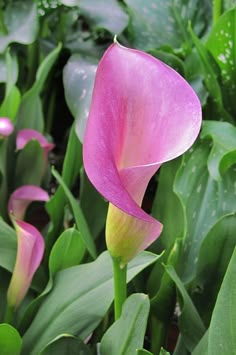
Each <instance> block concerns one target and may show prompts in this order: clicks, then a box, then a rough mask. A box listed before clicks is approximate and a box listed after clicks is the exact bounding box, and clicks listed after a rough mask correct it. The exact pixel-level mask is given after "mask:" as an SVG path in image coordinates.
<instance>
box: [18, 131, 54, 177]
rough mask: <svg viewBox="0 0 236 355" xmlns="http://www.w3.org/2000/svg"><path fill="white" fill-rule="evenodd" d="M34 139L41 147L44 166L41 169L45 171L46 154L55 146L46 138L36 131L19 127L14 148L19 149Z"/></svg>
mask: <svg viewBox="0 0 236 355" xmlns="http://www.w3.org/2000/svg"><path fill="white" fill-rule="evenodd" d="M32 139H35V140H37V141H38V142H39V144H40V146H41V148H42V149H43V160H44V164H43V165H44V166H43V171H44V172H45V170H46V166H47V161H48V154H49V152H50V151H51V150H52V149H53V148H54V147H55V145H54V144H53V143H50V142H48V140H47V139H46V138H45V137H44V136H43V135H42V134H41V133H40V132H38V131H36V130H34V129H30V128H25V129H21V130H20V131H19V132H18V134H17V137H16V148H17V150H21V149H23V148H24V147H25V145H26V144H27V143H28V142H29V141H31V140H32Z"/></svg>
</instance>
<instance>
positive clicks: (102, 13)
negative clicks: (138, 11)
mask: <svg viewBox="0 0 236 355" xmlns="http://www.w3.org/2000/svg"><path fill="white" fill-rule="evenodd" d="M61 3H62V4H64V5H66V6H79V8H80V11H81V13H82V15H83V16H84V17H85V18H86V19H87V21H88V22H89V23H90V24H91V25H92V26H93V27H95V28H96V29H100V28H105V29H106V30H108V31H110V32H111V33H113V34H114V35H115V34H119V33H121V32H122V31H123V30H124V29H125V28H126V26H127V25H128V16H127V14H126V13H125V12H124V11H123V10H122V8H121V6H120V5H119V3H118V1H116V0H110V1H106V0H100V1H99V2H98V1H96V0H62V1H61ZM111 14H112V16H111Z"/></svg>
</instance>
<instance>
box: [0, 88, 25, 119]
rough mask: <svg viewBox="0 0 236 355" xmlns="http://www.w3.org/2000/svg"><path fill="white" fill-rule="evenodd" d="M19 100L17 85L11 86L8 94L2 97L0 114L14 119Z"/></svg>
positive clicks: (19, 94)
mask: <svg viewBox="0 0 236 355" xmlns="http://www.w3.org/2000/svg"><path fill="white" fill-rule="evenodd" d="M20 102H21V93H20V90H19V89H18V88H17V86H15V85H14V86H12V88H11V89H10V91H9V94H8V95H7V96H6V97H5V98H4V100H3V102H2V104H1V106H0V116H2V117H9V118H10V119H11V120H12V121H14V120H15V117H16V114H17V112H18V109H19V106H20Z"/></svg>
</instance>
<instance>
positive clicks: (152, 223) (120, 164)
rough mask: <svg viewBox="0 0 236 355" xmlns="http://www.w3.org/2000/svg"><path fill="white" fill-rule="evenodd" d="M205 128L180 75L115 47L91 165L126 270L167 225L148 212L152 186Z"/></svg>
mask: <svg viewBox="0 0 236 355" xmlns="http://www.w3.org/2000/svg"><path fill="white" fill-rule="evenodd" d="M200 126H201V105H200V102H199V100H198V98H197V96H196V94H195V93H194V91H193V90H192V88H191V87H190V86H189V84H188V83H187V82H186V81H185V80H184V79H183V78H182V77H181V76H180V75H179V74H178V73H176V72H175V71H174V70H173V69H172V68H170V67H168V66H167V65H165V64H164V63H162V62H161V61H159V60H157V59H156V58H154V57H152V56H150V55H148V54H146V53H144V52H141V51H139V50H133V49H128V48H125V47H123V46H121V45H119V44H118V43H114V44H113V45H111V46H110V47H109V48H108V50H107V51H106V53H105V54H104V56H103V58H102V59H101V61H100V63H99V65H98V69H97V73H96V79H95V85H94V91H93V98H92V103H91V108H90V113H89V119H88V123H87V127H86V132H85V138H84V146H83V159H84V166H85V170H86V172H87V175H88V177H89V179H90V180H91V182H92V184H93V185H94V186H95V187H96V189H97V190H98V191H99V192H100V193H101V194H102V195H103V196H104V197H105V198H106V199H107V200H108V201H109V202H110V204H109V210H108V216H107V223H106V243H107V247H108V249H109V251H110V253H111V255H112V256H113V257H117V258H120V263H121V265H125V264H126V263H127V262H129V261H130V260H131V259H132V258H133V257H134V256H135V255H136V254H137V253H138V252H139V251H141V250H144V249H145V248H146V247H148V246H149V245H150V244H151V243H152V242H153V241H154V240H155V239H156V238H157V237H158V236H159V235H160V233H161V230H162V225H161V223H160V222H158V221H157V220H156V219H154V218H153V217H151V216H150V215H148V214H147V213H145V212H144V211H143V210H142V209H141V207H140V206H141V203H142V199H143V196H144V193H145V190H146V188H147V184H148V182H149V181H150V179H151V177H152V176H153V174H154V173H155V172H156V171H157V170H158V169H159V167H160V166H161V164H163V163H164V162H166V161H169V160H171V159H174V158H176V157H178V156H179V155H181V154H183V153H184V152H185V151H186V150H187V149H188V148H189V147H190V146H191V145H192V144H193V142H194V141H195V139H196V137H197V135H198V133H199V130H200Z"/></svg>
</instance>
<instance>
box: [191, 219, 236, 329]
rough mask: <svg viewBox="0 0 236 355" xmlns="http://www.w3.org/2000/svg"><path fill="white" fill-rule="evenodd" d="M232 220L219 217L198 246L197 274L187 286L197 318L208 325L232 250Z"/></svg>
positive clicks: (235, 226) (234, 223) (234, 226)
mask: <svg viewBox="0 0 236 355" xmlns="http://www.w3.org/2000/svg"><path fill="white" fill-rule="evenodd" d="M235 230H236V216H235V214H234V215H229V216H225V217H223V218H222V219H221V220H219V221H218V223H216V224H215V225H214V227H213V228H212V229H211V230H210V232H209V233H208V234H207V236H206V237H205V239H204V241H203V242H202V244H201V248H200V252H199V257H198V265H197V272H196V277H195V279H194V281H193V282H192V283H191V293H192V298H193V300H194V303H195V304H196V306H197V308H198V309H199V313H200V315H201V318H202V319H203V320H204V322H205V324H207V325H209V323H210V319H211V315H212V311H213V308H214V306H215V302H216V298H217V295H218V292H219V289H220V286H221V284H222V281H223V277H224V275H225V272H226V269H227V266H228V264H229V261H230V258H231V256H232V253H233V250H234V248H235V246H236V240H235Z"/></svg>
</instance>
